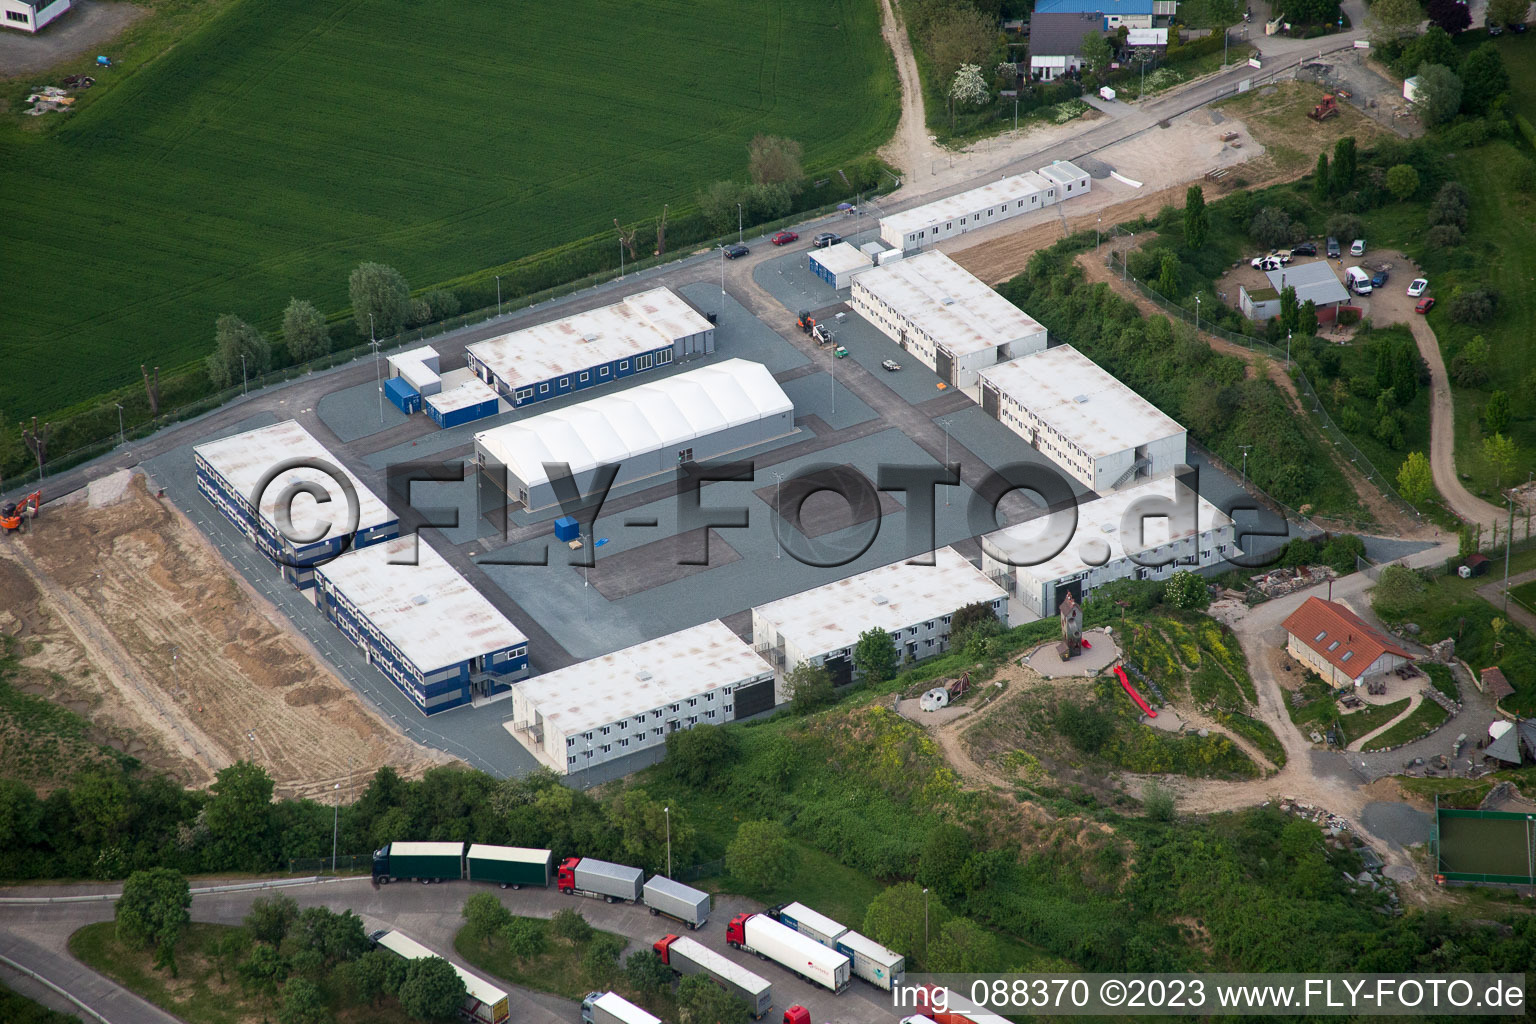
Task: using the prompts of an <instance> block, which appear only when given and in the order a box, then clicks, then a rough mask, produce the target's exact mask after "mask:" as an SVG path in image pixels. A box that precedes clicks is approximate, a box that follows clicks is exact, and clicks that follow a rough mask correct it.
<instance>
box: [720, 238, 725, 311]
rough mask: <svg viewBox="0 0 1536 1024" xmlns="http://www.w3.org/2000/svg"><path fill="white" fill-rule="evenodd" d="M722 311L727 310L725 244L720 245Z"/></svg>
mask: <svg viewBox="0 0 1536 1024" xmlns="http://www.w3.org/2000/svg"><path fill="white" fill-rule="evenodd" d="M720 312H722V313H724V312H725V246H723V245H722V246H721V247H720Z"/></svg>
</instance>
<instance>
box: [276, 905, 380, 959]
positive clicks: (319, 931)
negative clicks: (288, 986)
mask: <svg viewBox="0 0 1536 1024" xmlns="http://www.w3.org/2000/svg"><path fill="white" fill-rule="evenodd" d="M282 948H283V951H284V952H285V953H289V954H290V956H291V957H296V956H297V951H298V950H303V951H305V952H314V953H317V954H319V956H320V960H321V965H322V966H329V965H331V964H335V963H338V962H340V961H342V960H352V959H355V958H356V957H359V956H362V955H363V953H364V952H365V951H366V950H367V949H368V937H367V934H366V933H365V932H364V931H363V919H362V918H360V917H358V916H357V915H356V914H354V913H353V912H352V911H350V910H344V911H342V912H341V913H337V912H335V911H333V910H331V909H330V908H328V907H305V908H304V910H303V912H302V913H300V914H299V919H298V920H297V921H296V922H294V926H293V928H292V929H291V930H290V931H289V934H288V939H287V942H286V943H285V945H284V946H283V947H282ZM295 967H297V962H295Z"/></svg>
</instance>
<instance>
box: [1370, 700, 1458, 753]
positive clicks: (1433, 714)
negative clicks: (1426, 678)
mask: <svg viewBox="0 0 1536 1024" xmlns="http://www.w3.org/2000/svg"><path fill="white" fill-rule="evenodd" d="M1449 717H1450V715H1449V713H1447V712H1446V710H1445V708H1443V707H1441V706H1440V705H1439V704H1436V703H1435V702H1434V701H1432V700H1426V701H1422V702H1420V704H1419V706H1418V707H1416V708H1414V709H1413V714H1411V715H1409V716H1408V717H1406V718H1404V719H1403V720H1402V721H1401V722H1398V723H1397V724H1396V725H1394V726H1393V727H1392V728H1390V729H1388V730H1387V731H1386V732H1384V733H1382V734H1381V735H1380V736H1377V737H1376V738H1375V739H1373V740H1371V742H1369V743H1367V744H1365V747H1364V749H1365V750H1386V749H1387V748H1388V747H1396V746H1400V745H1401V744H1404V743H1410V742H1412V741H1413V740H1416V739H1419V738H1420V737H1423V736H1428V735H1429V734H1430V733H1432V732H1434V731H1435V730H1436V729H1438V728H1440V726H1442V725H1444V724H1445V720H1446V719H1447V718H1449Z"/></svg>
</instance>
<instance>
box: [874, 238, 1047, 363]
mask: <svg viewBox="0 0 1536 1024" xmlns="http://www.w3.org/2000/svg"><path fill="white" fill-rule="evenodd" d="M853 287H854V289H855V290H856V291H857V290H859V289H863V290H864V291H866V292H868V293H869V294H870V295H872V296H874V297H875V298H877V299H879V300H880V301H882V302H884V303H885V304H886V305H888V306H890V307H891V308H892V309H894V310H895V311H896V313H897V314H898V315H899V316H904V317H906V318H907V319H908V320H911V321H912V322H913V323H914V324H916V325H917V326H918V327H919V328H920V329H921V330H922V331H923V332H924V333H925V334H927V335H928V336H929V337H931V338H933V339H934V340H935V341H937V342H938V343H939V344H941V345H943V346H944V347H945V348H947V349H949V351H950V352H952V353H953V354H955V355H957V356H961V355H967V354H969V353H972V352H979V351H981V350H983V349H987V348H996V347H997V346H999V345H1006V344H1008V343H1010V342H1014V341H1020V340H1024V339H1027V338H1035V337H1043V336H1044V335H1045V328H1044V327H1042V326H1040V324H1038V323H1036V322H1035V320H1034V319H1033V318H1031V317H1029V316H1028V315H1026V314H1025V312H1024V311H1023V310H1022V309H1020V308H1019V307H1018V306H1015V305H1014V304H1013V303H1011V302H1009V301H1008V300H1007V299H1005V298H1003V297H1002V296H1001V295H999V294H998V293H997V292H996V291H994V290H993V289H991V288H989V287H988V286H987V285H986V283H985V282H983V281H982V280H981V279H980V278H978V277H976V276H975V275H973V274H971V273H970V272H969V271H967V270H966V269H965V268H964V267H962V266H960V264H958V263H956V262H955V261H954V260H952V259H950V258H949V257H948V256H946V255H944V254H943V253H942V252H937V251H932V252H925V253H923V254H922V255H921V256H913V257H912V258H911V259H904V260H901V261H900V262H897V263H889V264H886V265H884V266H879V267H876V268H875V269H873V270H870V271H868V272H866V273H863V274H860V275H859V276H858V277H856V278H855V279H854V282H853Z"/></svg>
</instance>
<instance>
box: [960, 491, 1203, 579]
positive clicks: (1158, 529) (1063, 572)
mask: <svg viewBox="0 0 1536 1024" xmlns="http://www.w3.org/2000/svg"><path fill="white" fill-rule="evenodd" d="M1175 481H1176V478H1175V477H1174V476H1172V475H1171V474H1170V475H1169V476H1164V477H1160V478H1158V479H1155V480H1148V481H1147V482H1145V483H1141V484H1137V485H1136V486H1135V487H1127V488H1126V489H1125V490H1123V491H1115V492H1114V493H1112V494H1108V495H1105V496H1104V497H1102V498H1098V499H1095V500H1094V501H1089V502H1086V503H1084V504H1082V505H1079V506H1078V508H1077V529H1076V531H1075V532H1074V533H1073V535H1072V538H1071V540H1069V541H1068V542H1067V545H1066V547H1064V548H1062V549H1061V551H1060V552H1058V553H1057V554H1056V555H1055V556H1053V557H1052V558H1050V559H1047V560H1046V561H1044V562H1041V563H1040V564H1038V565H1023V566H1017V567H1016V568H1017V569H1019V570H1020V571H1022V572H1024V573H1026V574H1028V575H1029V576H1031V577H1033V578H1034V579H1037V580H1059V579H1061V578H1062V577H1064V576H1074V575H1076V574H1078V573H1081V572H1086V571H1087V570H1088V569H1090V568H1093V567H1091V566H1089V565H1088V563H1087V562H1085V561H1084V560H1083V557H1082V556H1083V548H1084V547H1085V546H1087V545H1089V544H1091V543H1092V542H1093V541H1095V540H1098V541H1103V542H1104V543H1105V544H1107V545H1109V557H1108V558H1107V559H1106V560H1105V561H1104V562H1103V563H1101V564H1106V565H1107V564H1108V563H1109V562H1113V561H1116V560H1118V559H1121V558H1124V557H1125V539H1126V537H1125V534H1124V533H1123V524H1122V520H1123V519H1124V518H1125V513H1126V510H1127V509H1128V508H1130V506H1131V503H1132V502H1134V501H1137V500H1138V499H1141V498H1145V497H1150V496H1161V497H1165V498H1172V497H1173V495H1174V484H1175ZM1197 505H1198V508H1197V511H1196V513H1195V516H1196V532H1198V533H1207V532H1209V531H1211V530H1215V529H1218V528H1220V527H1224V526H1229V525H1231V523H1232V520H1231V519H1230V518H1228V517H1227V516H1226V515H1224V514H1223V513H1222V512H1221V511H1220V510H1219V509H1217V508H1216V506H1215V505H1212V504H1211V503H1210V502H1209V501H1207V500H1205V498H1203V497H1202V498H1200V499H1198V502H1197ZM1050 518H1051V517H1050V516H1045V515H1042V516H1039V517H1038V518H1035V519H1031V520H1028V521H1026V522H1022V523H1016V524H1014V525H1013V526H1009V527H1007V528H1005V529H1002V530H998V531H997V532H996V533H989V534H987V535H986V536H985V537H983V538H982V539H981V542H982V547H983V549H985V550H987V553H988V554H990V555H992V556H993V557H994V558H996V557H997V556H998V555H999V554H1003V555H1008V554H1009V553H1011V552H1017V551H1019V550H1020V549H1021V548H1024V547H1026V546H1030V545H1033V544H1036V543H1038V542H1039V539H1040V538H1041V537H1042V536H1043V534H1044V531H1045V530H1047V529H1049V528H1050V527H1048V526H1047V525H1046V524H1047V522H1048V520H1049V519H1050ZM1169 526H1170V523H1169V520H1168V519H1167V518H1165V517H1157V518H1147V519H1143V520H1142V523H1141V529H1139V530H1138V529H1137V528H1136V525H1135V524H1132V530H1133V531H1134V532H1132V533H1131V535H1130V540H1131V547H1132V549H1133V550H1149V549H1152V548H1156V547H1160V546H1162V545H1164V544H1168V543H1170V542H1172V541H1181V540H1184V539H1185V538H1187V537H1189V536H1191V533H1190V531H1188V530H1180V531H1179V532H1178V533H1177V534H1176V535H1175V536H1173V537H1170V536H1169ZM1143 537H1144V539H1143ZM1015 557H1017V556H1015Z"/></svg>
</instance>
